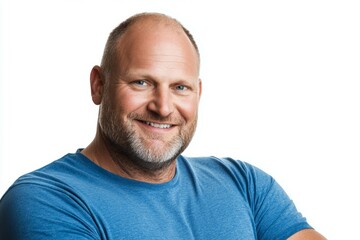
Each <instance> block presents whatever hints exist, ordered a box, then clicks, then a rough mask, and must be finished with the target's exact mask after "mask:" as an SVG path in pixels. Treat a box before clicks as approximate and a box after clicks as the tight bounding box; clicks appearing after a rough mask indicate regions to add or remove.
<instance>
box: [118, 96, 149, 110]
mask: <svg viewBox="0 0 360 240" xmlns="http://www.w3.org/2000/svg"><path fill="white" fill-rule="evenodd" d="M146 102H147V98H146V97H145V96H142V95H141V94H140V95H139V94H135V93H129V92H127V91H119V92H118V93H117V97H116V103H115V104H116V105H117V108H118V109H119V110H120V111H121V112H123V113H124V114H128V113H130V112H134V111H136V110H137V109H139V108H141V107H142V106H144V105H146Z"/></svg>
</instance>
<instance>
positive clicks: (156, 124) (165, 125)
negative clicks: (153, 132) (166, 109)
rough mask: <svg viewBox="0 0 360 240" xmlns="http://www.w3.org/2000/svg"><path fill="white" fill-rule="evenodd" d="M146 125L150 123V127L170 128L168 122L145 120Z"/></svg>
mask: <svg viewBox="0 0 360 240" xmlns="http://www.w3.org/2000/svg"><path fill="white" fill-rule="evenodd" d="M146 124H147V125H150V126H152V127H156V128H170V127H171V125H170V124H159V123H153V122H146Z"/></svg>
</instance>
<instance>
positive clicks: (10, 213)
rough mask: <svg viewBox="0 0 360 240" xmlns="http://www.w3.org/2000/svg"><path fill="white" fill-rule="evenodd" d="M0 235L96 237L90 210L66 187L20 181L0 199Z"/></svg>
mask: <svg viewBox="0 0 360 240" xmlns="http://www.w3.org/2000/svg"><path fill="white" fill-rule="evenodd" d="M0 226H1V227H0V238H1V239H2V238H3V237H4V239H29V240H32V239H80V240H81V239H84V240H85V239H99V237H98V236H99V234H98V232H97V230H96V227H95V225H94V224H93V220H92V219H91V216H90V214H89V212H88V211H87V210H86V208H85V207H84V206H82V205H81V203H80V202H79V200H77V199H76V197H75V196H71V195H70V194H69V193H66V192H65V191H60V190H59V189H54V188H50V187H48V186H39V185H36V184H20V185H16V186H14V187H12V188H11V189H10V190H9V191H8V192H7V193H6V194H5V195H4V196H3V198H2V199H1V201H0Z"/></svg>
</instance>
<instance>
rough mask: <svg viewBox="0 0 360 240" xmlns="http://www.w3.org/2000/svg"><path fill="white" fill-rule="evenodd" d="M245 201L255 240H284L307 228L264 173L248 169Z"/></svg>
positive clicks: (277, 185)
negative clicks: (247, 202)
mask: <svg viewBox="0 0 360 240" xmlns="http://www.w3.org/2000/svg"><path fill="white" fill-rule="evenodd" d="M248 167H249V168H248V169H249V175H250V177H249V198H250V205H251V208H252V211H253V214H254V220H255V225H256V229H257V234H258V239H260V240H274V239H279V240H281V239H287V238H288V237H290V236H291V235H293V234H294V233H296V232H298V231H300V230H303V229H307V228H311V226H310V225H309V224H308V223H307V221H306V219H305V218H304V217H303V216H302V215H301V213H300V212H298V210H297V209H296V207H295V205H294V203H293V201H292V200H291V199H290V198H289V196H288V195H287V194H286V192H285V191H284V190H283V188H282V187H281V186H280V185H279V184H278V183H277V182H276V181H275V180H274V179H273V178H272V177H271V176H270V175H268V174H267V173H265V172H263V171H262V170H260V169H258V168H256V167H254V166H251V165H249V166H248Z"/></svg>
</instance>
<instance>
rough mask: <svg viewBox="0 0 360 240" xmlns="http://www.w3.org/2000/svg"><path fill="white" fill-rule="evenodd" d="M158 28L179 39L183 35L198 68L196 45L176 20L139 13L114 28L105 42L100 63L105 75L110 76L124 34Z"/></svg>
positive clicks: (198, 56) (154, 14)
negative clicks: (162, 28)
mask: <svg viewBox="0 0 360 240" xmlns="http://www.w3.org/2000/svg"><path fill="white" fill-rule="evenodd" d="M158 27H165V28H167V29H169V30H171V31H174V32H177V33H178V34H179V37H181V35H185V36H186V38H187V40H188V41H189V42H190V43H191V46H192V48H193V50H195V52H196V54H197V58H198V64H197V65H198V67H199V61H200V54H199V50H198V47H197V44H196V42H195V40H194V38H193V36H192V35H191V34H190V32H189V31H188V30H187V29H186V28H185V27H184V26H183V25H182V24H181V23H180V22H178V21H177V20H176V19H174V18H171V17H169V16H167V15H164V14H160V13H140V14H136V15H133V16H131V17H130V18H128V19H126V20H125V21H124V22H122V23H121V24H120V25H119V26H118V27H116V28H115V29H114V30H113V31H112V32H111V33H110V35H109V38H108V40H107V42H106V46H105V50H104V54H103V57H102V61H101V68H102V69H103V71H104V73H105V74H110V73H111V71H112V70H113V69H114V67H115V66H114V64H116V62H117V60H118V59H117V55H118V50H119V47H120V46H119V45H121V43H120V44H119V42H120V40H121V39H122V37H123V36H125V35H127V34H126V33H127V32H129V31H130V30H131V31H145V30H148V31H157V28H158Z"/></svg>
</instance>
